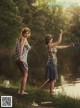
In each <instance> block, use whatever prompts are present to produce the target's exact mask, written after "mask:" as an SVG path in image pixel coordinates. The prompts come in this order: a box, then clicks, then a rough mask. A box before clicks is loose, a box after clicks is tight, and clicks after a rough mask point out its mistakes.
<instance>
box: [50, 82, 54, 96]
mask: <svg viewBox="0 0 80 108" xmlns="http://www.w3.org/2000/svg"><path fill="white" fill-rule="evenodd" d="M53 89H54V80H51V81H50V94H51V95H52V94H53Z"/></svg>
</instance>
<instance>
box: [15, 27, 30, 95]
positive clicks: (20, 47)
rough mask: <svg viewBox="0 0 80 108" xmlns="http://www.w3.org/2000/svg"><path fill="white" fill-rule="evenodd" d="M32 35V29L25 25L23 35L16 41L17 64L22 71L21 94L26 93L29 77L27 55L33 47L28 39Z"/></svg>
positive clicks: (19, 91) (19, 92)
mask: <svg viewBox="0 0 80 108" xmlns="http://www.w3.org/2000/svg"><path fill="white" fill-rule="evenodd" d="M30 35H31V32H30V29H29V28H28V27H25V28H23V29H22V31H21V36H20V38H19V39H17V42H16V51H15V52H16V54H15V55H16V64H17V66H18V68H19V69H20V71H21V73H22V77H21V86H20V88H19V90H18V94H20V95H23V94H24V93H25V92H24V90H25V86H26V82H27V77H28V62H27V56H28V52H29V50H30V49H31V47H30V45H29V43H28V40H27V39H28V38H29V37H30Z"/></svg>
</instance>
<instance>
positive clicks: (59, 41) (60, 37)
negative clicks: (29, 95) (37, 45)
mask: <svg viewBox="0 0 80 108" xmlns="http://www.w3.org/2000/svg"><path fill="white" fill-rule="evenodd" d="M62 34H63V31H62V30H61V29H60V34H59V38H58V40H57V42H55V43H53V44H51V47H54V46H56V45H59V44H60V43H61V41H62Z"/></svg>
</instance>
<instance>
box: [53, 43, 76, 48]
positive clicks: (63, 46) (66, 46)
mask: <svg viewBox="0 0 80 108" xmlns="http://www.w3.org/2000/svg"><path fill="white" fill-rule="evenodd" d="M72 46H74V45H72V44H71V45H60V46H55V47H56V48H57V49H65V48H69V47H72Z"/></svg>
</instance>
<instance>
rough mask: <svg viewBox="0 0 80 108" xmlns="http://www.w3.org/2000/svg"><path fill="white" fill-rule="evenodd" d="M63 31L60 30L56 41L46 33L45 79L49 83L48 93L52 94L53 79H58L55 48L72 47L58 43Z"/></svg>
mask: <svg viewBox="0 0 80 108" xmlns="http://www.w3.org/2000/svg"><path fill="white" fill-rule="evenodd" d="M62 34H63V31H62V30H60V35H59V38H58V40H57V42H53V39H52V35H51V34H46V36H45V42H46V48H47V52H48V61H47V64H46V79H47V81H48V82H49V83H50V95H53V89H54V84H55V81H56V80H57V79H58V74H57V57H56V53H57V49H64V48H69V47H72V46H73V45H60V43H61V40H62Z"/></svg>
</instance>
